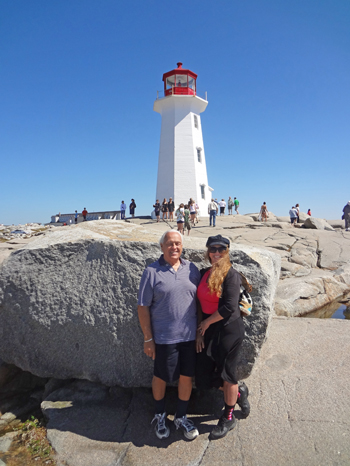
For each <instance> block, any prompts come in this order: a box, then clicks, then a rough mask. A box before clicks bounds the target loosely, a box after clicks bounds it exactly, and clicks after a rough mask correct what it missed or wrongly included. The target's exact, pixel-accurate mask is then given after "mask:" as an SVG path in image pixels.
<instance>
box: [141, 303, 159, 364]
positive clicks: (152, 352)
mask: <svg viewBox="0 0 350 466" xmlns="http://www.w3.org/2000/svg"><path fill="white" fill-rule="evenodd" d="M137 313H138V316H139V321H140V325H141V329H142V332H143V337H144V338H143V340H144V343H143V351H144V353H145V354H146V355H147V356H149V357H150V358H152V359H153V360H154V359H155V357H156V345H155V343H154V340H153V334H152V326H151V316H150V313H149V307H148V306H137Z"/></svg>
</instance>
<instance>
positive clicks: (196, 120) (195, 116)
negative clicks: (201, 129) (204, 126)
mask: <svg viewBox="0 0 350 466" xmlns="http://www.w3.org/2000/svg"><path fill="white" fill-rule="evenodd" d="M193 121H194V127H195V128H197V129H198V118H197V115H193Z"/></svg>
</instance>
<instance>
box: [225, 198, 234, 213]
mask: <svg viewBox="0 0 350 466" xmlns="http://www.w3.org/2000/svg"><path fill="white" fill-rule="evenodd" d="M233 205H234V204H233V200H232V197H231V196H230V197H229V198H228V201H227V207H228V214H229V215H232V207H233Z"/></svg>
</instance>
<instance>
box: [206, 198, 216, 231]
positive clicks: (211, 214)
mask: <svg viewBox="0 0 350 466" xmlns="http://www.w3.org/2000/svg"><path fill="white" fill-rule="evenodd" d="M217 213H218V205H217V203H216V202H215V201H214V199H212V200H211V202H209V204H208V214H209V225H210V226H211V223H212V221H213V227H215V219H216V214H217Z"/></svg>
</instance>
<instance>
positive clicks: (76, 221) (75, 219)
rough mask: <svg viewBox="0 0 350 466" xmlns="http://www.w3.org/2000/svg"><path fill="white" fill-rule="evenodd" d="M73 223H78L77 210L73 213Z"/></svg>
mask: <svg viewBox="0 0 350 466" xmlns="http://www.w3.org/2000/svg"><path fill="white" fill-rule="evenodd" d="M74 221H75V224H77V223H78V211H77V210H76V211H75V214H74Z"/></svg>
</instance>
